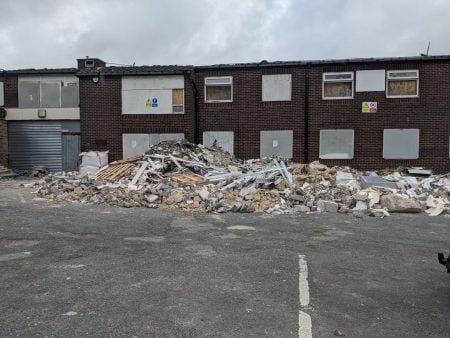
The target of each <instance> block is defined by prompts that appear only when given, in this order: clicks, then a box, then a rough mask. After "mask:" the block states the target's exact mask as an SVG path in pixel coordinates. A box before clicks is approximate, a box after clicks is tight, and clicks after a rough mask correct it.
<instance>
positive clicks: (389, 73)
mask: <svg viewBox="0 0 450 338" xmlns="http://www.w3.org/2000/svg"><path fill="white" fill-rule="evenodd" d="M406 72H416V74H417V75H416V76H415V77H411V76H403V77H395V78H390V75H391V74H392V73H406ZM389 80H392V81H396V80H416V81H417V91H416V94H415V95H389V94H388V93H389ZM403 97H419V70H418V69H405V70H388V71H387V73H386V98H388V99H398V98H403Z"/></svg>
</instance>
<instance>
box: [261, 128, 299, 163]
mask: <svg viewBox="0 0 450 338" xmlns="http://www.w3.org/2000/svg"><path fill="white" fill-rule="evenodd" d="M293 135H294V133H293V131H292V130H264V131H261V133H260V150H259V152H260V156H261V157H266V156H278V157H282V158H292V152H293V151H292V145H293Z"/></svg>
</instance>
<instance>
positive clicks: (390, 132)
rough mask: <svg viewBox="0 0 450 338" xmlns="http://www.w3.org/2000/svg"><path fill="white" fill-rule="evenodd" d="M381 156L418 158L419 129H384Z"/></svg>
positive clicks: (388, 157)
mask: <svg viewBox="0 0 450 338" xmlns="http://www.w3.org/2000/svg"><path fill="white" fill-rule="evenodd" d="M383 158H385V159H417V158H419V129H384V131H383Z"/></svg>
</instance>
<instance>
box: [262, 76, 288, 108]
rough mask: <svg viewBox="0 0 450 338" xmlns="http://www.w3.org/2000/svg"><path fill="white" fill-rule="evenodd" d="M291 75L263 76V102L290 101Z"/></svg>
mask: <svg viewBox="0 0 450 338" xmlns="http://www.w3.org/2000/svg"><path fill="white" fill-rule="evenodd" d="M291 83H292V76H291V74H275V75H263V76H262V100H263V101H290V100H291Z"/></svg>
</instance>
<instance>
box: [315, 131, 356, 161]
mask: <svg viewBox="0 0 450 338" xmlns="http://www.w3.org/2000/svg"><path fill="white" fill-rule="evenodd" d="M354 138H355V131H354V130H353V129H322V130H320V146H319V158H323V159H352V158H353V151H354Z"/></svg>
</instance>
